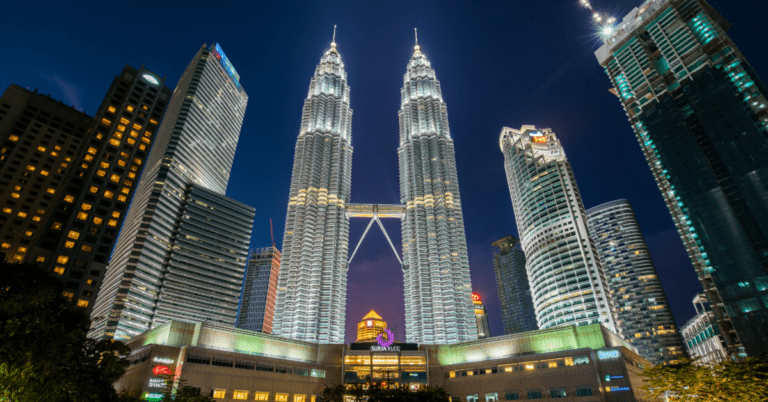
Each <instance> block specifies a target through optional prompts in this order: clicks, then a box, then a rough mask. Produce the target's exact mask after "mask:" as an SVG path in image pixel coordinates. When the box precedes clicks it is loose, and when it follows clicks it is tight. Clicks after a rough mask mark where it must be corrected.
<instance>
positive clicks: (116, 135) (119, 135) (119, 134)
mask: <svg viewBox="0 0 768 402" xmlns="http://www.w3.org/2000/svg"><path fill="white" fill-rule="evenodd" d="M115 138H118V139H120V138H123V133H120V132H117V131H115Z"/></svg>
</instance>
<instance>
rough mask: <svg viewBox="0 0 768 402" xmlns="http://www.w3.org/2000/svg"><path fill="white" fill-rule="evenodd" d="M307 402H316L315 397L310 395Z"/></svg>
mask: <svg viewBox="0 0 768 402" xmlns="http://www.w3.org/2000/svg"><path fill="white" fill-rule="evenodd" d="M309 402H317V397H316V396H315V395H312V397H310V398H309Z"/></svg>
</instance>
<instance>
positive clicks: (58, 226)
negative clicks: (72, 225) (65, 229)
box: [51, 222, 61, 230]
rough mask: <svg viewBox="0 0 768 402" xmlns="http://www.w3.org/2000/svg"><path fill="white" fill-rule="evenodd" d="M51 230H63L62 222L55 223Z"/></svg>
mask: <svg viewBox="0 0 768 402" xmlns="http://www.w3.org/2000/svg"><path fill="white" fill-rule="evenodd" d="M51 229H55V230H61V222H53V224H52V225H51Z"/></svg>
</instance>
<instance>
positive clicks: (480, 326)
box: [472, 293, 491, 339]
mask: <svg viewBox="0 0 768 402" xmlns="http://www.w3.org/2000/svg"><path fill="white" fill-rule="evenodd" d="M472 304H474V305H475V322H476V323H477V339H485V338H488V337H490V336H491V330H490V329H489V328H488V313H486V312H485V306H483V299H482V298H481V297H480V295H479V294H477V293H472Z"/></svg>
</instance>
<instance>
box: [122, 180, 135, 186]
mask: <svg viewBox="0 0 768 402" xmlns="http://www.w3.org/2000/svg"><path fill="white" fill-rule="evenodd" d="M123 184H125V185H126V186H128V187H130V186H132V185H133V182H132V181H130V180H126V181H124V182H123Z"/></svg>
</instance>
